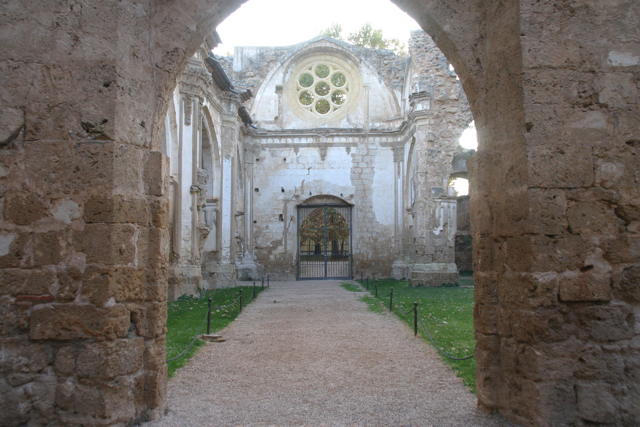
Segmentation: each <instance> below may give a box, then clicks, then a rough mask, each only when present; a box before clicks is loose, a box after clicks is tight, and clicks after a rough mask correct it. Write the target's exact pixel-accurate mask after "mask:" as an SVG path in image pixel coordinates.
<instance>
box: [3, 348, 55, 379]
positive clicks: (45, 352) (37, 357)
mask: <svg viewBox="0 0 640 427" xmlns="http://www.w3.org/2000/svg"><path fill="white" fill-rule="evenodd" d="M0 354H2V357H0V373H2V374H3V375H5V374H10V373H12V372H22V373H29V374H37V373H39V372H41V371H42V370H44V369H45V368H46V367H47V366H48V365H50V364H51V363H52V362H53V357H54V355H53V353H52V351H51V348H50V347H48V346H46V345H43V344H28V345H15V344H12V343H4V342H3V343H0Z"/></svg>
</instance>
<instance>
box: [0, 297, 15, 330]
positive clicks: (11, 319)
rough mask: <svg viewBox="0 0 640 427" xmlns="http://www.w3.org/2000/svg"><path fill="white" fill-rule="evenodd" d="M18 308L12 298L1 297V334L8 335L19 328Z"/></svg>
mask: <svg viewBox="0 0 640 427" xmlns="http://www.w3.org/2000/svg"><path fill="white" fill-rule="evenodd" d="M18 323H19V321H18V310H17V307H16V306H15V303H14V301H13V299H12V298H10V297H9V296H2V297H0V334H2V335H8V334H11V333H13V332H14V331H15V330H16V329H17V328H18Z"/></svg>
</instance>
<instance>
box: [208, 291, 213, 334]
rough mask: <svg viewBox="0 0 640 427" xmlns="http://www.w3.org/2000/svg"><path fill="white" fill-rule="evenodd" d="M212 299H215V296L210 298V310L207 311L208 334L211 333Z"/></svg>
mask: <svg viewBox="0 0 640 427" xmlns="http://www.w3.org/2000/svg"><path fill="white" fill-rule="evenodd" d="M211 301H213V298H209V311H208V312H207V335H209V334H210V333H211Z"/></svg>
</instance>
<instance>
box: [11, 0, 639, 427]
mask: <svg viewBox="0 0 640 427" xmlns="http://www.w3.org/2000/svg"><path fill="white" fill-rule="evenodd" d="M396 3H397V4H398V5H399V6H400V7H401V8H402V9H403V10H405V11H406V12H407V13H409V14H410V15H411V16H414V17H416V19H417V20H418V22H419V24H420V25H421V26H422V28H424V29H425V30H426V31H427V32H428V33H429V34H430V35H431V36H432V37H433V39H434V41H435V43H436V44H437V45H438V46H439V48H440V49H441V50H442V51H443V52H444V54H445V55H446V56H447V58H448V59H449V60H450V61H451V63H452V64H453V65H454V66H455V69H456V73H457V74H458V76H459V77H460V80H461V83H462V85H463V87H464V88H465V92H466V94H467V97H468V99H469V103H470V105H471V109H472V111H473V114H474V118H475V121H476V126H477V129H478V134H479V140H480V144H479V149H478V153H477V155H476V159H475V160H474V163H475V166H474V167H475V171H476V173H475V175H474V176H475V183H474V182H472V185H473V189H472V191H473V193H472V199H471V207H470V210H471V215H472V233H473V238H474V271H475V279H476V301H477V304H476V309H475V319H476V324H475V328H476V338H477V348H476V358H477V365H476V366H477V385H478V400H479V403H480V406H481V407H482V408H483V409H485V410H488V411H498V412H500V413H502V414H504V415H505V416H508V417H509V418H511V419H513V420H515V421H520V422H522V423H524V424H526V425H543V426H544V425H549V426H550V425H559V424H564V425H575V426H581V425H593V424H605V423H609V424H614V425H615V424H617V425H637V424H638V423H639V420H640V414H639V410H638V404H637V398H636V396H637V395H638V391H639V388H640V387H639V383H638V377H639V375H638V366H639V363H638V360H639V359H640V357H639V354H638V353H639V348H640V347H639V346H638V336H639V333H640V329H639V328H640V327H639V326H638V322H637V317H638V302H639V298H638V295H637V284H638V274H637V270H638V266H639V265H640V264H639V263H640V255H639V253H638V238H639V237H638V236H639V232H638V215H637V213H638V206H637V200H640V198H639V197H638V194H637V192H638V188H640V186H639V185H638V184H639V183H638V182H637V170H638V168H639V162H638V158H639V154H638V141H640V136H639V135H638V129H640V126H639V125H638V123H639V117H640V111H638V104H637V99H638V96H637V91H638V80H639V73H640V59H639V58H640V47H639V43H638V41H637V40H638V39H639V37H640V35H639V34H638V31H639V28H640V27H639V26H638V25H637V16H638V15H639V14H640V10H639V9H640V4H638V2H637V1H633V0H619V1H616V2H606V3H605V2H539V1H532V0H525V1H513V0H509V1H502V2H492V1H486V0H470V1H465V2H458V1H449V0H436V1H430V2H425V1H422V0H396ZM240 4H241V1H236V0H228V1H226V0H225V1H221V2H217V3H216V4H215V5H213V4H212V3H211V2H206V1H202V0H183V1H180V2H155V1H151V0H147V1H142V2H138V3H135V4H133V3H130V2H98V3H96V2H94V3H91V4H89V3H82V2H80V3H78V2H66V1H62V2H48V1H44V2H42V1H38V2H34V1H27V0H24V1H20V2H18V1H16V2H3V3H0V27H2V28H3V31H2V35H0V37H1V38H2V43H0V65H1V66H0V73H1V77H0V78H1V79H2V81H1V82H2V84H0V109H1V110H2V114H0V166H1V168H0V200H1V202H0V204H1V205H2V207H1V209H0V210H1V212H2V218H1V219H0V230H1V231H0V236H1V237H0V242H1V244H0V254H1V255H0V268H2V272H1V274H2V280H1V281H0V283H2V285H3V286H2V288H1V290H0V293H1V296H0V304H2V310H1V311H0V313H2V321H1V326H0V337H1V338H0V340H1V341H0V346H1V348H0V373H1V375H2V378H1V380H0V383H1V385H2V388H1V391H0V393H2V396H1V397H0V399H1V400H2V401H3V402H11V404H10V405H5V406H6V408H5V411H3V412H2V414H0V416H1V417H2V419H1V420H0V422H1V423H2V424H5V425H22V424H24V423H26V422H27V421H29V420H30V422H31V424H32V425H46V424H55V423H58V424H63V425H64V424H69V425H85V426H88V425H117V424H125V423H128V422H130V421H132V420H134V419H138V420H140V419H145V418H147V417H150V416H153V415H154V414H158V413H159V412H161V410H162V408H163V405H164V390H165V385H166V374H165V373H166V366H165V364H164V362H163V360H164V358H165V351H164V336H163V334H164V324H165V310H166V304H165V302H164V300H165V295H166V283H167V264H168V252H169V251H168V230H167V228H166V227H167V225H168V219H167V209H166V206H167V205H168V203H167V196H166V192H167V190H166V188H167V183H166V181H165V178H166V176H167V173H168V169H167V161H166V157H164V156H163V155H162V154H160V141H161V132H160V131H159V130H160V129H161V127H162V124H163V123H164V118H165V116H166V112H167V107H168V104H169V99H170V98H171V94H172V92H173V90H174V89H175V79H176V77H177V76H178V75H179V73H180V72H182V70H184V67H185V66H186V64H187V61H188V60H189V58H190V57H191V56H192V55H193V53H194V52H195V51H196V50H197V48H198V46H200V44H201V43H202V40H203V39H204V38H205V36H206V35H208V34H209V33H210V32H211V30H213V28H215V26H216V25H217V24H218V23H219V22H220V21H221V20H222V19H224V18H225V17H226V16H228V15H229V14H230V13H231V12H232V11H233V10H235V9H236V8H238V7H239V6H240ZM96 23H100V25H96ZM123 277H126V280H124V279H123Z"/></svg>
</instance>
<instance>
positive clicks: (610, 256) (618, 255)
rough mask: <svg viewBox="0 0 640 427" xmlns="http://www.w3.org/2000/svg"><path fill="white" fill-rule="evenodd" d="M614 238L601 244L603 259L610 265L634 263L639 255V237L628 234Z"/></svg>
mask: <svg viewBox="0 0 640 427" xmlns="http://www.w3.org/2000/svg"><path fill="white" fill-rule="evenodd" d="M615 237H616V238H614V239H611V240H608V241H605V242H603V244H602V246H601V247H602V249H603V250H604V259H606V260H607V261H609V262H610V263H612V264H623V263H629V264H631V263H636V262H638V254H640V236H639V235H633V234H630V233H625V234H619V235H617V236H615Z"/></svg>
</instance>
